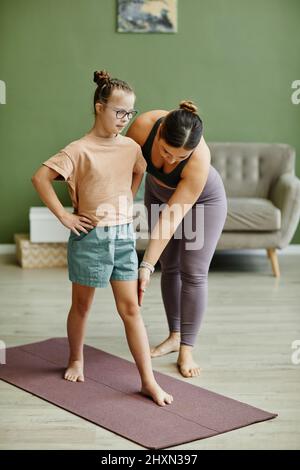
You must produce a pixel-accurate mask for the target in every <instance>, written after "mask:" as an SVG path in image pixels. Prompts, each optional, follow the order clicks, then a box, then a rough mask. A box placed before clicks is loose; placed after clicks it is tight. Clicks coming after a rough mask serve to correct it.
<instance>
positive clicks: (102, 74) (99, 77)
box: [94, 70, 110, 86]
mask: <svg viewBox="0 0 300 470" xmlns="http://www.w3.org/2000/svg"><path fill="white" fill-rule="evenodd" d="M109 80H110V75H109V73H108V72H106V70H97V71H96V72H94V82H95V83H97V85H99V86H100V85H103V83H105V82H109Z"/></svg>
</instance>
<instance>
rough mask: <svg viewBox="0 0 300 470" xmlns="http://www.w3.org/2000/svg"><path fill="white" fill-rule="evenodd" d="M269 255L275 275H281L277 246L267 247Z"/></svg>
mask: <svg viewBox="0 0 300 470" xmlns="http://www.w3.org/2000/svg"><path fill="white" fill-rule="evenodd" d="M267 253H268V257H269V258H270V260H271V264H272V271H273V274H274V276H275V277H280V270H279V263H278V256H277V251H276V248H267Z"/></svg>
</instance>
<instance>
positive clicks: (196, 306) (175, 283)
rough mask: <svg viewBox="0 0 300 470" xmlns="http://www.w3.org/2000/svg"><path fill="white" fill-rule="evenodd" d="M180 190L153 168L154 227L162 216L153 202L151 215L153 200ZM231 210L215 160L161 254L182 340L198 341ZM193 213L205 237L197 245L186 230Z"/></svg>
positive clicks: (149, 196) (166, 298)
mask: <svg viewBox="0 0 300 470" xmlns="http://www.w3.org/2000/svg"><path fill="white" fill-rule="evenodd" d="M174 191H175V189H169V188H165V187H162V186H160V185H158V184H157V183H156V181H155V180H154V178H153V177H152V176H151V175H150V174H149V173H148V174H147V176H146V184H145V199H144V201H145V206H146V208H147V211H148V227H149V230H152V229H153V227H154V224H155V223H156V221H157V217H158V213H157V212H158V211H157V210H155V211H153V206H152V217H151V204H159V205H161V204H163V203H166V202H167V201H168V200H169V199H170V197H171V196H172V194H173V193H174ZM156 207H157V206H156ZM197 211H198V216H196V214H197ZM201 214H202V216H201ZM199 215H200V217H199ZM226 216H227V198H226V193H225V189H224V185H223V181H222V179H221V177H220V175H219V173H218V172H217V170H216V169H215V168H214V167H213V166H210V170H209V174H208V179H207V181H206V184H205V187H204V189H203V191H202V193H201V195H200V197H199V199H198V200H197V201H196V203H195V204H194V205H193V207H192V208H191V210H190V211H189V212H188V213H187V214H186V215H185V217H184V218H183V220H182V222H181V224H180V225H179V227H178V228H177V230H176V232H175V234H174V235H173V236H172V238H171V239H170V241H169V242H168V244H167V246H166V248H165V249H164V251H163V252H162V254H161V256H160V258H159V261H160V265H161V292H162V299H163V303H164V307H165V311H166V315H167V320H168V324H169V330H170V332H175V331H178V332H180V337H181V340H180V342H181V344H186V345H189V346H194V344H195V342H196V337H197V334H198V331H199V328H200V324H201V320H202V317H203V314H204V311H205V309H206V306H207V292H208V270H209V266H210V263H211V260H212V257H213V254H214V252H215V249H216V246H217V243H218V240H219V238H220V236H221V233H222V229H223V227H224V224H225V220H226ZM196 217H197V218H196ZM201 217H202V218H201ZM187 218H189V224H191V220H192V228H193V231H194V232H196V233H197V234H198V235H196V237H197V236H198V239H202V243H200V245H199V243H198V244H195V245H194V248H193V249H189V247H188V244H190V243H191V242H192V241H193V240H192V239H191V238H190V234H188V236H186V235H185V230H184V228H185V225H186V223H187ZM151 222H152V224H151ZM196 222H197V223H196ZM178 233H179V234H180V233H182V236H181V237H178V236H177V237H176V234H178ZM200 233H201V235H200V236H199V234H200ZM198 245H199V247H197V246H198ZM189 246H191V244H190V245H189ZM195 247H196V249H195Z"/></svg>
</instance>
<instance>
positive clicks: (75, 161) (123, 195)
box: [32, 70, 173, 406]
mask: <svg viewBox="0 0 300 470" xmlns="http://www.w3.org/2000/svg"><path fill="white" fill-rule="evenodd" d="M94 81H95V82H96V83H97V89H96V91H95V95H94V113H95V122H94V126H93V128H92V129H91V130H90V131H89V132H88V133H87V134H85V135H84V136H83V137H81V138H80V139H79V140H76V141H74V142H71V143H70V144H69V145H67V146H66V147H65V148H64V149H62V150H61V151H60V152H58V153H57V154H56V155H54V156H52V157H51V158H49V159H48V160H47V161H45V162H44V163H43V165H42V167H40V168H39V169H38V170H37V172H36V173H35V175H33V177H32V182H33V185H34V187H35V188H36V190H37V192H38V193H39V195H40V198H41V199H42V201H43V202H44V203H45V204H46V206H48V208H49V209H50V210H51V211H52V212H53V213H54V214H55V215H56V217H57V218H58V219H59V220H60V222H61V223H62V224H63V225H64V226H65V227H67V228H69V229H70V237H69V241H68V272H69V279H70V281H72V305H71V309H70V312H69V315H68V321H67V330H68V339H69V346H70V358H69V364H68V367H67V370H66V372H65V376H64V377H65V379H66V380H70V381H73V382H76V381H78V382H83V381H84V375H83V344H84V334H85V327H86V321H87V317H88V313H89V310H90V308H91V305H92V301H93V298H94V293H95V288H96V287H106V286H107V285H108V282H110V284H111V287H112V290H113V294H114V298H115V302H116V307H117V310H118V313H119V315H120V316H121V318H122V320H123V322H124V327H125V332H126V337H127V341H128V345H129V348H130V351H131V353H132V355H133V357H134V360H135V362H136V365H137V367H138V370H139V373H140V377H141V383H142V387H141V392H142V393H143V394H144V395H147V396H149V397H151V398H152V399H153V400H154V402H155V403H157V404H158V405H160V406H165V405H166V404H170V403H172V401H173V397H172V396H171V395H169V394H168V393H166V392H165V391H164V390H162V389H161V387H160V386H159V385H158V384H157V382H156V380H155V378H154V374H153V371H152V366H151V356H150V348H149V343H148V338H147V334H146V330H145V326H144V323H143V320H142V317H141V314H140V310H139V305H138V298H137V277H138V276H137V254H136V251H135V234H134V231H133V219H132V203H133V198H134V196H135V194H136V192H137V190H138V188H139V185H140V183H141V180H142V177H143V173H144V171H145V168H146V162H145V160H144V158H143V156H142V153H141V149H140V147H139V145H137V144H136V143H135V142H134V141H133V140H132V139H130V138H128V137H125V136H122V135H121V134H120V132H121V131H122V129H124V127H125V125H126V124H127V122H128V120H130V119H131V118H132V117H133V116H134V115H135V114H136V111H135V110H134V109H133V106H134V102H135V94H134V92H133V90H132V88H131V87H130V86H129V85H128V84H127V83H126V82H124V81H122V80H118V79H115V78H110V76H109V74H108V73H107V72H106V71H105V70H102V71H100V72H95V73H94ZM55 179H63V180H65V181H67V183H68V190H69V193H70V196H71V200H72V204H73V207H74V212H73V214H70V213H69V212H67V211H66V210H65V209H64V207H63V206H62V204H61V203H60V201H59V199H58V197H57V195H56V193H55V191H54V189H53V187H52V184H51V183H52V180H55ZM88 229H89V230H88Z"/></svg>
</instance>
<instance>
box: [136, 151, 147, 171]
mask: <svg viewBox="0 0 300 470" xmlns="http://www.w3.org/2000/svg"><path fill="white" fill-rule="evenodd" d="M146 168H147V162H146V160H145V159H144V157H143V154H142V150H141V147H140V146H138V148H137V155H136V160H135V165H134V167H133V173H140V174H144V173H145V171H146Z"/></svg>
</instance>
